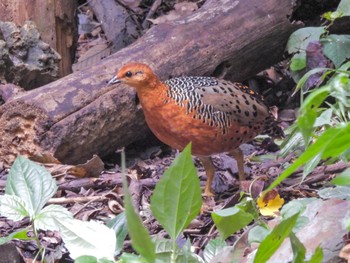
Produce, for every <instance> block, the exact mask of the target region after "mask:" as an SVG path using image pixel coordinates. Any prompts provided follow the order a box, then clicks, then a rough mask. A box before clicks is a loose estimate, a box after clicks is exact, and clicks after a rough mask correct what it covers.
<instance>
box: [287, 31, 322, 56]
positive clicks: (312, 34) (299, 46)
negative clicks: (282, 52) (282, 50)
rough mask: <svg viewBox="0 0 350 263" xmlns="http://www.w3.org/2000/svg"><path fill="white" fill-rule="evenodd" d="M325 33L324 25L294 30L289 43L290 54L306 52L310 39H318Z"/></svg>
mask: <svg viewBox="0 0 350 263" xmlns="http://www.w3.org/2000/svg"><path fill="white" fill-rule="evenodd" d="M323 33H325V28H324V27H304V28H300V29H298V30H296V31H295V32H293V33H292V34H291V35H290V37H289V39H288V43H287V51H288V53H289V54H293V53H297V52H304V53H305V50H306V47H307V45H308V44H309V43H310V41H315V40H316V41H318V40H319V39H320V36H321V35H322V34H323Z"/></svg>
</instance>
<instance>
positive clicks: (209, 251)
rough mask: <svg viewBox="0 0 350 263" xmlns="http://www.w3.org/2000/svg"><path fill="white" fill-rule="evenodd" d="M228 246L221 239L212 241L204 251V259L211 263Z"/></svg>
mask: <svg viewBox="0 0 350 263" xmlns="http://www.w3.org/2000/svg"><path fill="white" fill-rule="evenodd" d="M226 246H227V245H226V242H225V241H224V240H222V239H221V238H217V239H211V240H210V241H209V242H208V244H207V245H206V246H205V249H204V251H203V258H204V260H205V262H210V261H211V260H212V259H213V257H215V256H216V255H218V254H219V253H220V250H222V249H223V248H224V247H226Z"/></svg>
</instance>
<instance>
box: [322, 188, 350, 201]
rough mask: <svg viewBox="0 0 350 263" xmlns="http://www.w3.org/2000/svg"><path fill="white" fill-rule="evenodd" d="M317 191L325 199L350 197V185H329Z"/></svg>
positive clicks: (345, 198) (346, 198)
mask: <svg viewBox="0 0 350 263" xmlns="http://www.w3.org/2000/svg"><path fill="white" fill-rule="evenodd" d="M317 193H318V195H319V196H320V197H321V198H323V199H344V200H349V199H350V187H349V186H336V187H327V188H324V189H321V190H319V191H318V192H317Z"/></svg>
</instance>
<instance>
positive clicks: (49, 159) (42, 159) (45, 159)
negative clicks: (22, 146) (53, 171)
mask: <svg viewBox="0 0 350 263" xmlns="http://www.w3.org/2000/svg"><path fill="white" fill-rule="evenodd" d="M28 159H29V160H31V161H33V162H37V163H42V164H45V163H51V164H61V162H60V161H59V160H57V159H56V158H55V157H54V156H53V155H52V154H51V153H38V154H36V155H33V156H30V157H28Z"/></svg>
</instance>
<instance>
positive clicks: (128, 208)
mask: <svg viewBox="0 0 350 263" xmlns="http://www.w3.org/2000/svg"><path fill="white" fill-rule="evenodd" d="M121 156H122V175H123V191H124V203H125V215H126V220H127V224H128V231H129V235H130V237H131V244H132V247H133V248H134V249H135V250H136V251H137V252H138V253H139V254H140V255H141V256H142V257H144V258H145V259H146V260H147V262H154V261H155V257H156V256H155V252H154V243H153V242H152V240H151V237H150V236H149V233H148V231H147V229H146V228H145V227H144V225H143V224H142V221H141V218H140V217H139V215H138V214H137V213H136V212H135V210H134V207H133V205H132V201H131V195H130V192H129V189H128V184H127V181H126V175H125V154H124V151H122V153H121Z"/></svg>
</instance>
